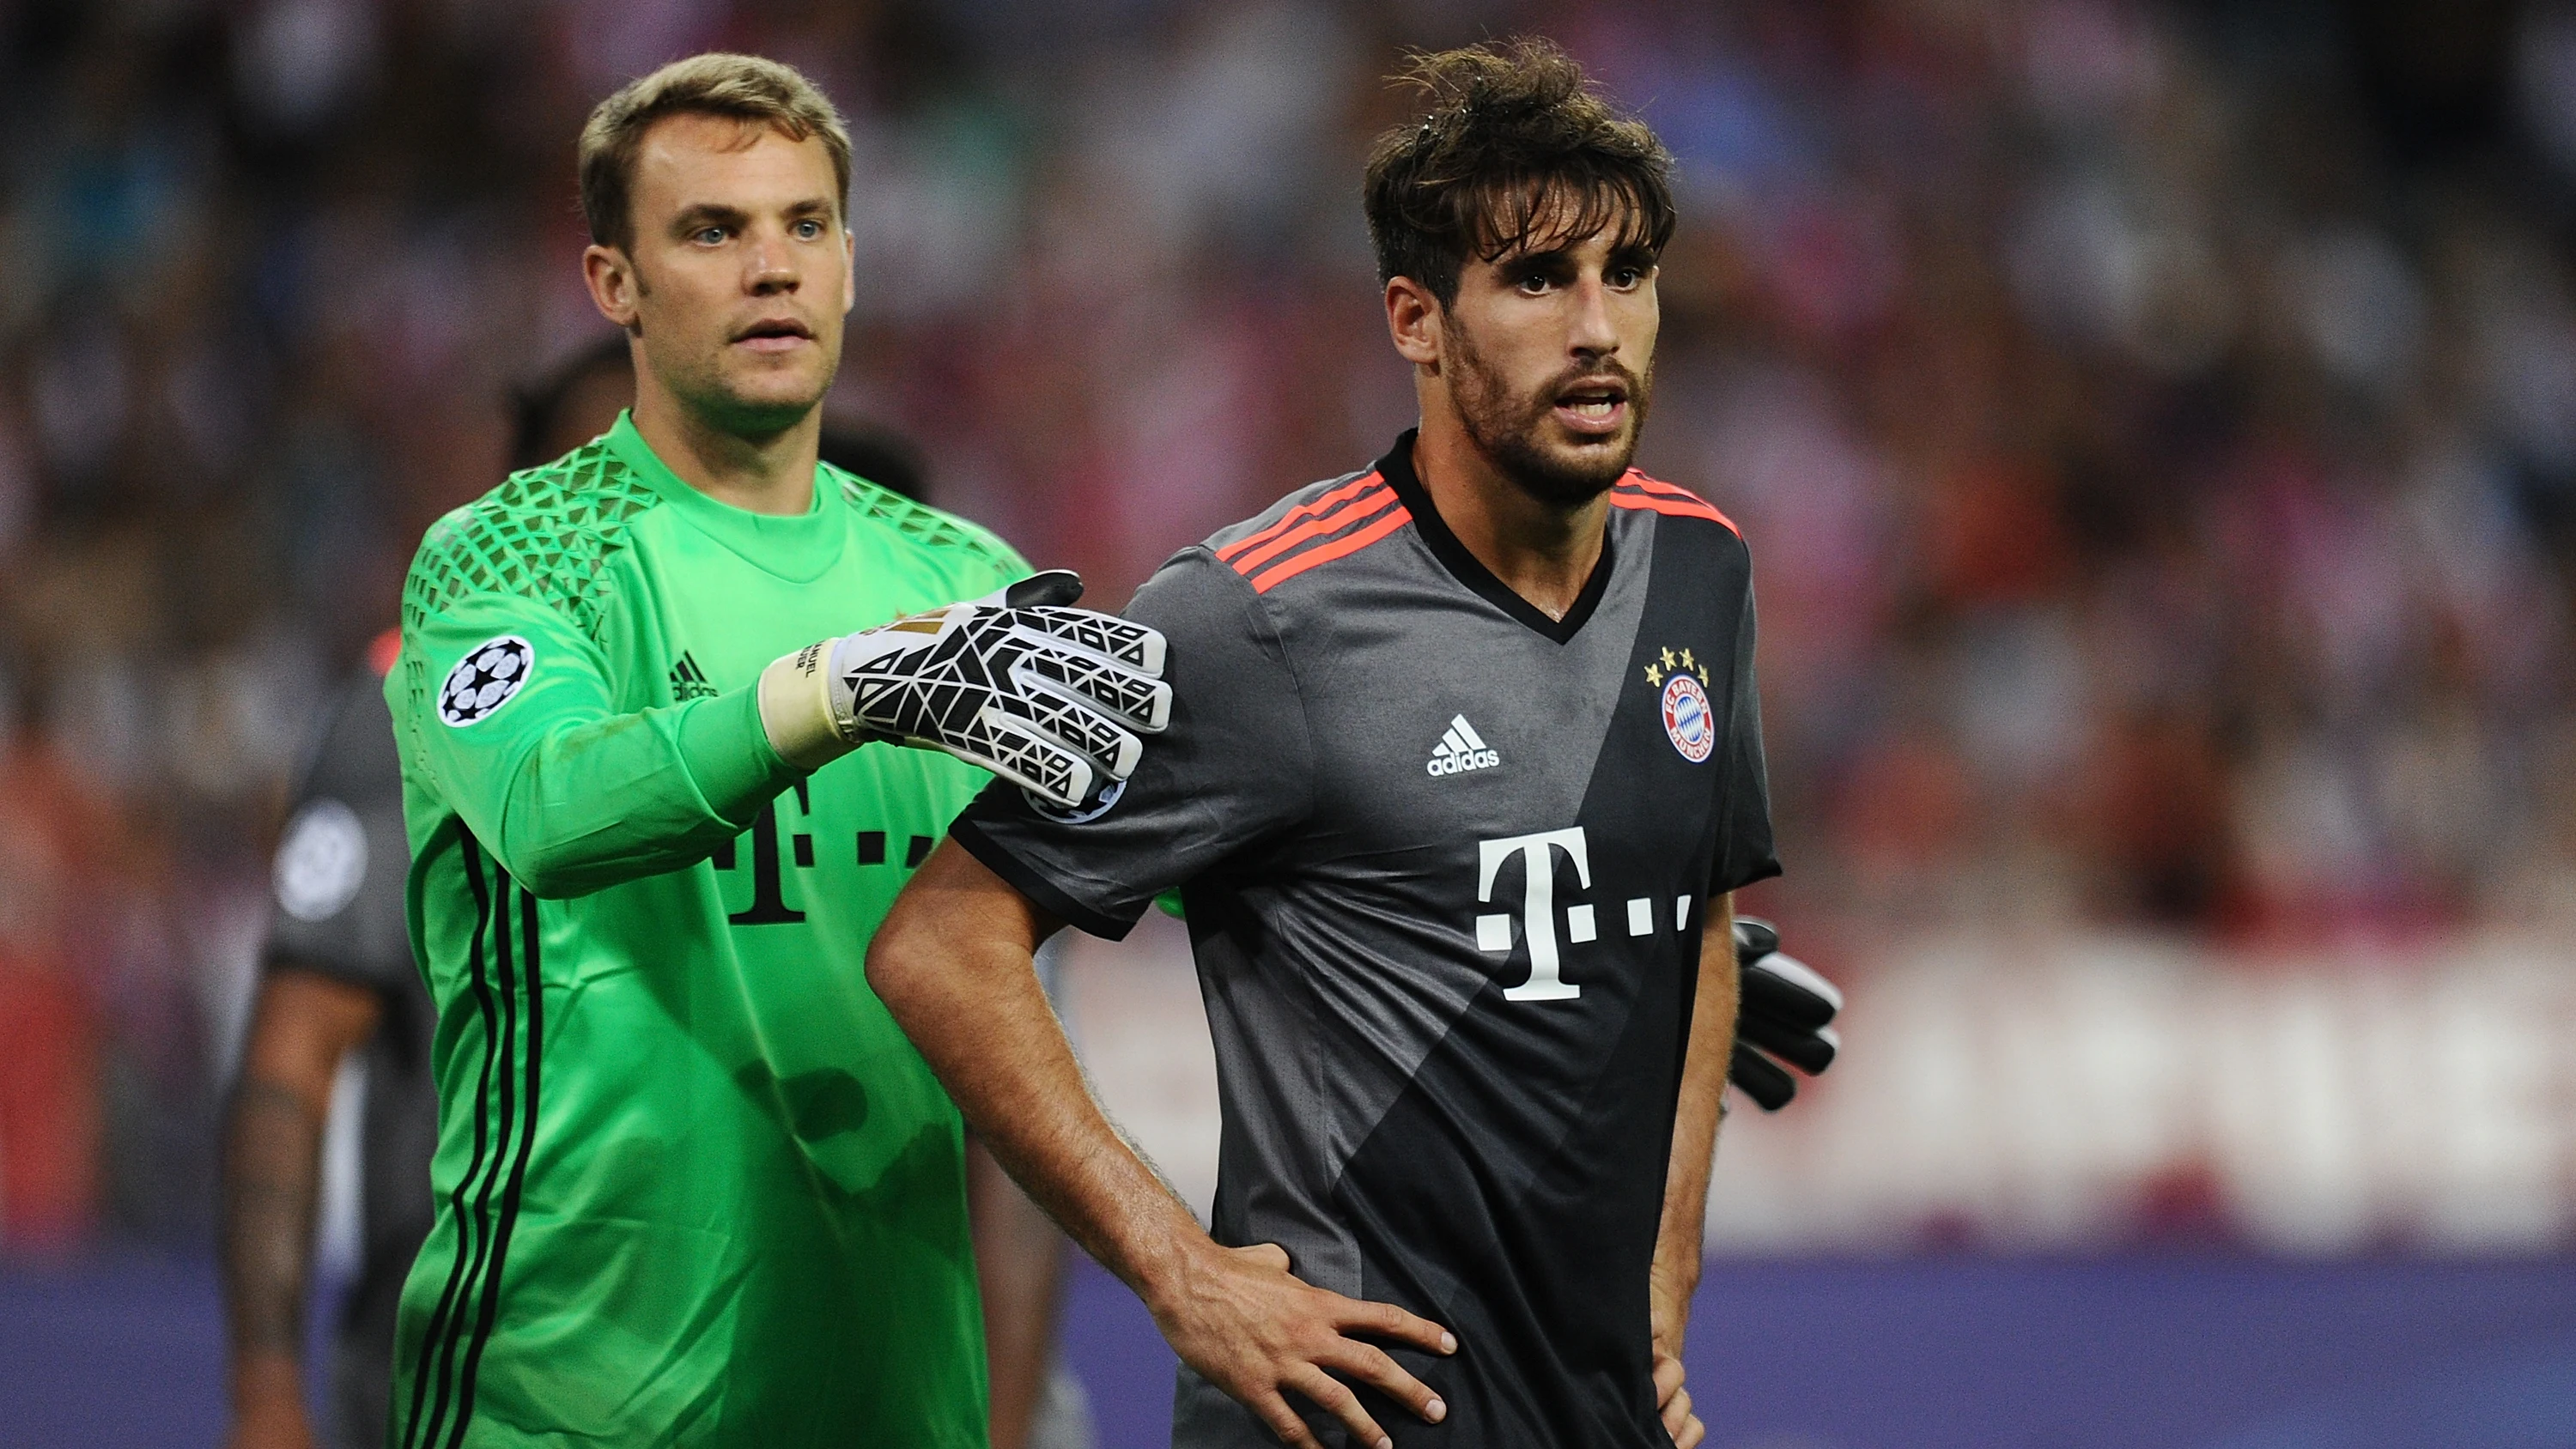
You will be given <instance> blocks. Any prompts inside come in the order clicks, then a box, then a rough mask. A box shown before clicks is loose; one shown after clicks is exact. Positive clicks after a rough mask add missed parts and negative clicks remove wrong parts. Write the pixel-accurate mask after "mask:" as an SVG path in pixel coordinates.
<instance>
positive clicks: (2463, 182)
mask: <svg viewBox="0 0 2576 1449" xmlns="http://www.w3.org/2000/svg"><path fill="white" fill-rule="evenodd" d="M1519 29H1532V30H1540V31H1544V32H1546V33H1549V34H1552V35H1554V36H1555V37H1556V38H1557V39H1559V40H1560V41H1562V42H1563V43H1564V44H1566V45H1567V46H1568V47H1569V48H1570V49H1572V50H1573V51H1575V53H1576V54H1578V55H1579V56H1581V57H1583V58H1584V59H1585V60H1586V61H1587V63H1589V64H1590V65H1591V66H1592V67H1593V68H1594V69H1595V71H1596V73H1597V74H1598V75H1599V76H1600V77H1601V78H1602V79H1603V81H1604V82H1605V83H1606V84H1607V85H1608V87H1609V88H1610V89H1611V90H1612V92H1613V93H1614V94H1615V95H1616V96H1618V97H1619V98H1621V99H1622V100H1623V101H1625V102H1626V103H1628V104H1630V105H1632V106H1634V107H1635V108H1637V109H1639V110H1641V111H1642V112H1643V113H1644V114H1645V115H1646V116H1647V117H1648V119H1650V120H1651V121H1652V122H1653V123H1654V124H1655V125H1656V126H1657V127H1658V128H1659V130H1660V131H1661V133H1662V134H1663V136H1664V138H1665V140H1666V142H1667V144H1668V145H1669V146H1670V147H1671V149H1672V150H1673V151H1674V152H1675V154H1676V155H1677V157H1678V158H1679V178H1680V193H1681V199H1682V204H1683V217H1684V220H1683V225H1682V229H1681V233H1680V236H1679V238H1678V240H1677V241H1676V243H1675V246H1674V249H1673V251H1672V252H1671V253H1670V254H1669V255H1668V257H1667V258H1666V266H1665V270H1664V273H1663V279H1662V295H1663V302H1664V318H1665V322H1664V333H1663V341H1662V346H1661V351H1660V354H1659V358H1658V369H1657V380H1656V393H1655V406H1654V409H1653V421H1652V424H1651V426H1650V427H1649V429H1648V435H1647V444H1646V448H1645V452H1644V454H1643V456H1642V458H1641V462H1642V463H1643V465H1644V466H1646V467H1647V468H1648V469H1649V470H1650V471H1652V472H1655V473H1656V474H1658V475H1659V476H1662V477H1666V478H1669V479H1672V480H1674V481H1677V482H1680V483H1683V484H1685V485H1687V486H1690V487H1693V488H1696V489H1698V490H1700V491H1701V492H1703V493H1705V494H1707V495H1708V496H1710V497H1711V498H1712V499H1713V500H1714V501H1715V502H1717V504H1718V505H1719V506H1720V507H1721V508H1724V509H1726V510H1727V511H1728V512H1729V513H1730V514H1731V515H1732V516H1733V517H1735V518H1736V519H1737V520H1738V521H1739V522H1740V523H1741V524H1742V525H1743V526H1744V531H1745V532H1746V534H1747V536H1748V537H1749V539H1750V540H1751V543H1752V547H1753V551H1754V557H1755V561H1756V570H1757V586H1758V589H1759V592H1760V598H1761V618H1762V625H1763V630H1764V636H1763V643H1762V653H1761V656H1760V659H1761V669H1762V674H1763V682H1764V690H1765V704H1766V707H1767V710H1768V719H1767V731H1766V733H1767V738H1768V741H1769V746H1770V752H1771V753H1770V761H1771V774H1772V783H1773V790H1774V797H1775V801H1774V804H1775V815H1776V817H1777V819H1778V821H1779V825H1780V832H1781V837H1782V855H1783V858H1784V860H1785V861H1786V862H1787V864H1788V867H1789V876H1788V877H1787V879H1786V880H1784V881H1783V882H1781V883H1780V884H1779V885H1777V886H1768V887H1764V888H1763V891H1764V893H1765V894H1764V896H1763V899H1762V904H1763V905H1765V906H1766V907H1767V908H1768V909H1770V910H1772V911H1774V912H1775V913H1777V914H1780V915H1782V916H1783V917H1784V918H1787V919H1788V920H1790V921H1791V922H1793V923H1794V924H1793V925H1792V931H1793V934H1794V933H1796V932H1797V931H1799V930H1801V929H1803V930H1806V931H1810V932H1816V933H1819V934H1821V933H1824V932H1827V931H1828V930H1831V929H1837V928H1838V929H1839V930H1840V931H1842V932H1843V933H1845V934H1844V937H1843V938H1844V939H1867V938H1868V935H1869V933H1871V932H1882V933H1884V932H1888V931H1900V930H1910V929H1914V928H1917V927H1920V926H1924V925H1927V924H1941V925H1953V926H1955V925H1958V924H1960V923H1987V922H1997V921H2008V922H2012V923H2016V924H2036V925H2056V926H2065V925H2073V926H2095V925H2110V926H2119V927H2133V926H2134V927H2147V928H2154V929H2159V930H2167V931H2178V932H2184V933H2197V934H2200V935H2203V936H2207V937H2224V938H2227V939H2230V940H2235V941H2239V942H2242V941H2246V940H2253V941H2263V940H2270V939H2275V938H2294V939H2296V940H2299V941H2301V942H2306V943H2313V942H2315V941H2318V940H2320V939H2327V940H2332V939H2343V938H2347V937H2368V938H2372V939H2379V938H2385V937H2388V936H2391V935H2396V936H2406V935H2410V934H2422V933H2431V932H2445V931H2453V930H2458V929H2464V928H2474V927H2481V926H2487V925H2493V924H2500V923H2502V924H2511V923H2524V924H2533V923H2545V922H2553V921H2554V922H2559V923H2565V922H2568V921H2569V920H2571V919H2576V717H2571V713H2570V710H2569V705H2570V703H2571V700H2570V692H2571V686H2576V678H2571V669H2570V644H2571V639H2570V630H2569V623H2570V621H2569V608H2570V603H2571V594H2570V590H2569V582H2570V580H2571V578H2576V271H2571V268H2570V265H2569V261H2570V256H2569V251H2568V241H2569V239H2570V236H2571V224H2576V9H2571V8H2566V7H2560V6H2549V5H2537V6H2515V5H2511V4H2506V3H2497V0H2464V3H2460V4H2453V5H2444V6H2407V5H2401V4H2395V3H2355V4H2346V5H2337V4H2330V3H2325V0H2304V3H2302V0H2239V3H2215V0H2213V3H2207V4H2200V5H2180V4H2162V5H2154V4H2145V3H2131V0H2010V3H2007V0H1995V3H1991V4H1989V3H1978V0H1834V3H1826V0H1741V3H1730V4H1726V5H1708V4H1681V3H1674V4H1668V5H1658V4H1651V3H1637V4H1629V5H1621V6H1602V5H1587V6H1568V5H1552V6H1551V5H1535V4H1531V5H1517V6H1516V5H1509V4H1477V3H1472V0H1395V3H1370V4H1362V3H1356V0H1343V3H1333V0H1280V3H1221V0H1089V3H1080V4H1075V3H1039V0H930V3H914V4H902V5H898V4H891V3H885V4H861V3H848V0H778V3H758V0H730V3H728V0H0V259H5V260H0V1246H6V1247H17V1248H45V1247H59V1246H68V1245H73V1244H77V1243H79V1242H81V1241H83V1240H85V1239H87V1238H89V1237H92V1236H95V1235H97V1234H99V1233H102V1232H105V1233H111V1234H116V1235H120V1236H125V1237H139V1238H144V1239H158V1240H164V1241H196V1240H199V1239H200V1238H201V1236H202V1233H203V1231H204V1223H205V1220H206V1219H207V1217H208V1216H209V1214H210V1211H211V1207H210V1205H211V1200H212V1195H211V1193H210V1191H208V1189H207V1184H208V1181H209V1179H210V1174H211V1169H212V1161H211V1152H212V1147H211V1143H212V1133H211V1130H210V1123H211V1120H212V1116H213V1111H214V1106H215V1102H216V1092H217V1090H218V1085H219V1083H220V1082H221V1081H222V1079H223V1077H224V1075H225V1073H226V1072H227V1070H228V1062H227V1061H226V1059H225V1058H226V1054H227V1051H228V1044H229V1042H230V1040H231V1039H232V1037H233V1036H234V1035H235V1034H236V1033H237V1030H238V1023H237V1022H236V1021H234V1020H233V1019H231V1014H232V1013H235V1012H237V1011H238V1004H239V1003H240V1002H241V1001H242V1000H243V999H244V993H245V988H246V983H247V980H248V976H249V973H250V971H251V969H252V960H253V951H254V948H255V943H256V941H257V939H258V936H259V932H260V930H261V928H262V923H263V920H264V915H265V911H266V909H267V904H266V903H267V897H268V891H267V850H268V845H269V842H270V840H271V838H272V835H273V832H274V830H275V828H276V824H277V822H276V809H277V802H278V801H279V800H280V798H281V796H282V789H283V785H284V782H285V780H286V779H287V777H288V776H289V775H290V774H291V772H292V771H293V769H294V768H295V765H296V760H297V754H298V750H299V748H300V742H301V741H302V740H303V738H304V737H305V734H306V730H307V726H308V724H309V722H310V720H311V719H312V716H313V714H314V711H315V710H316V708H317V707H318V705H319V702H320V701H321V700H323V699H324V698H325V697H326V696H327V692H328V690H329V689H330V687H331V686H332V684H333V682H334V681H335V680H337V679H339V678H340V677H342V676H343V674H344V672H345V671H346V670H348V669H349V668H350V667H351V666H352V664H353V662H354V661H355V660H356V659H357V657H358V656H359V654H360V652H361V650H362V649H363V646H364V643H365V641H366V640H367V638H368V637H369V636H370V635H372V634H373V633H374V632H376V631H377V630H379V629H381V628H383V627H385V626H386V625H387V624H389V623H390V622H391V621H392V620H393V617H394V603H395V597H396V591H397V588H398V586H399V582H400V579H401V575H402V571H403V569H404V567H405V566H406V564H407V563H408V560H409V557H410V553H411V550H412V547H413V545H414V543H415V542H416V541H417V539H418V537H419V535H420V532H421V530H422V529H423V528H424V527H425V526H426V525H427V523H428V522H429V521H430V520H431V519H432V518H434V517H435V516H437V514H439V513H440V512H442V511H443V510H445V509H447V508H449V507H452V506H454V505H455V504H457V503H459V502H462V501H464V500H465V499H467V498H470V497H472V496H474V495H475V494H477V493H479V492H481V491H483V490H484V489H486V488H488V487H490V486H491V485H492V484H493V483H494V482H496V481H497V480H498V478H499V476H500V474H501V471H502V463H503V457H504V452H505V447H506V443H507V436H508V418H507V412H506V401H507V398H508V396H509V395H510V392H511V390H512V389H513V388H514V387H519V386H524V385H526V384H527V383H528V382H529V381H530V380H531V379H533V378H535V377H537V376H539V375H540V374H542V373H543V372H544V370H545V369H546V368H547V367H549V366H550V365H551V364H552V363H554V362H555V361H557V360H559V359H561V358H563V357H565V356H567V355H570V354H572V353H574V352H577V351H579V350H580V349H581V348H583V347H584V346H586V345H588V344H590V343H591V342H593V341H595V340H596V338H597V336H598V334H599V331H600V324H599V323H598V321H597V319H596V317H595V315H594V314H592V312H591V310H590V307H589V304H588V302H587V299H586V298H585V296H584V295H583V293H582V292H581V290H580V287H579V281H578V272H577V264H576V258H577V255H578V253H579V250H580V247H581V245H582V244H583V242H584V241H585V240H586V238H585V237H584V235H583V233H582V230H581V225H580V220H579V216H578V211H577V208H576V206H575V204H574V189H573V175H572V152H573V140H574V137H575V135H576V133H577V132H578V130H579V127H580V124H581V121H582V118H583V116H584V115H585V114H586V112H587V110H588V108H589V107H590V105H591V104H592V103H593V102H594V101H596V100H597V99H598V98H599V97H600V96H602V95H604V94H606V93H607V92H608V91H609V90H611V89H613V88H614V87H615V86H616V85H617V84H618V83H619V82H621V81H622V80H624V79H626V78H627V77H629V76H632V75H635V74H639V73H641V72H642V71H644V70H647V69H649V68H651V67H652V66H653V65H655V64H657V63H659V62H661V61H662V60H665V59H668V58H670V57H673V56H676V55H680V54H684V53H687V52H689V51H692V50H696V49H703V48H709V47H715V46H724V47H730V48H737V49H748V50H756V51H759V52H762V53H766V54H769V55H773V56H776V57H779V58H781V59H784V60H788V61H790V62H792V63H794V64H796V65H798V66H800V67H802V68H804V69H805V70H807V72H808V73H809V74H811V75H813V76H814V77H815V78H816V79H817V80H818V81H819V82H821V83H822V84H823V86H824V88H825V89H826V90H827V91H828V92H829V93H830V94H831V95H832V96H833V97H834V98H835V99H836V100H837V101H838V102H839V103H840V105H841V106H842V107H843V109H844V111H845V112H846V113H847V115H848V117H849V119H850V122H851V129H852V132H853V138H854V141H855V143H856V152H857V158H856V167H855V176H854V182H853V195H852V198H851V203H852V204H851V219H852V225H853V228H854V230H855V232H856V234H857V236H858V238H859V247H860V263H859V266H860V273H861V285H860V297H861V300H860V304H859V313H858V315H857V316H856V318H855V319H854V321H855V324H856V325H855V326H854V330H853V333H852V339H851V348H850V354H849V358H848V361H847V363H846V364H845V368H844V376H843V381H842V383H841V386H840V388H839V390H838V391H837V392H836V394H835V396H834V398H833V400H832V407H833V409H834V410H835V411H836V412H837V413H839V414H841V415H843V416H846V417H849V418H851V419H853V420H859V421H865V422H870V423H874V424H877V425H880V426H884V427H889V428H892V429H895V430H899V431H901V432H904V433H906V434H909V435H910V436H911V437H912V438H914V439H915V440H917V441H918V443H919V444H920V446H921V448H922V450H923V452H924V454H925V456H926V457H927V458H928V460H929V462H930V468H931V487H932V492H933V496H934V498H935V500H936V501H938V502H940V503H942V504H944V505H945V506H947V507H950V508H952V509H956V510H958V511H961V512H964V513H967V514H969V515H971V516H974V517H977V518H979V519H981V520H983V521H985V522H987V523H990V524H992V525H994V526H995V527H997V528H999V529H1000V530H1001V531H1002V532H1003V533H1004V534H1005V535H1006V536H1008V537H1009V538H1010V539H1012V540H1013V541H1014V542H1015V543H1016V544H1018V545H1019V547H1020V548H1021V549H1022V550H1023V551H1025V552H1026V553H1027V554H1028V555H1029V556H1030V557H1031V558H1032V559H1033V560H1036V561H1037V562H1039V563H1041V564H1048V565H1053V564H1063V565H1070V566H1073V567H1077V568H1080V569H1082V570H1083V571H1084V572H1085V573H1086V575H1087V576H1088V577H1089V578H1090V579H1091V580H1092V585H1093V600H1094V602H1104V603H1106V604H1108V605H1113V606H1114V605H1115V604H1117V603H1119V602H1121V601H1123V600H1124V599H1125V597H1126V595H1127V593H1128V591H1129V590H1130V589H1132V587H1133V586H1134V585H1135V584H1136V583H1137V582H1138V581H1140V580H1141V579H1142V578H1143V577H1144V576H1145V575H1146V574H1147V573H1148V572H1149V571H1150V570H1151V569H1152V568H1153V567H1154V565H1155V564H1156V563H1157V562H1159V561H1160V560H1161V559H1162V558H1163V557H1164V556H1165V555H1167V554H1168V553H1169V552H1170V551H1171V550H1172V549H1174V548H1176V547H1178V546H1180V545H1182V544H1185V543H1188V542H1191V541H1194V540H1196V539H1197V538H1199V537H1201V536H1203V535H1205V534H1206V533H1208V532H1209V531H1211V530H1212V529H1213V528H1215V527H1216V526H1218V525H1220V524H1222V523H1224V522H1227V521H1229V520H1231V519H1234V518H1237V517H1240V516H1243V515H1245V514H1247V513H1250V512H1252V511H1255V510H1257V509H1258V508H1260V507H1261V506H1263V505H1264V504H1266V503H1267V502H1268V501H1269V500H1270V499H1272V498H1274V497H1275V496H1277V495H1278V494H1279V493H1281V492H1284V491H1286V490H1287V489H1289V488H1291V487H1294V486H1297V485H1299V484H1302V483H1304V482H1307V481H1309V480H1311V479H1314V478H1317V477H1323V476H1328V475H1331V474H1334V473H1338V472H1341V471H1344V470H1346V469H1349V468H1353V467H1357V466H1361V465H1363V464H1365V463H1366V462H1367V461H1368V460H1369V459H1371V458H1373V457H1375V456H1376V455H1377V454H1378V453H1380V452H1382V451H1383V450H1384V448H1385V447H1386V445H1387V443H1388V442H1389V441H1390V440H1391V439H1392V438H1393V436H1394V435H1395V433H1396V432H1397V431H1398V430H1399V429H1400V428H1402V427H1404V426H1406V425H1407V424H1408V422H1409V421H1410V417H1411V409H1412V394H1411V385H1410V380H1409V378H1408V376H1407V374H1406V372H1405V370H1404V368H1403V367H1402V365H1401V364H1400V363H1399V362H1397V360H1396V359H1395V358H1394V356H1393V354H1392V352H1391V351H1390V349H1389V348H1388V346H1387V344H1386V341H1385V335H1384V323H1383V319H1382V315H1381V313H1380V311H1379V308H1378V303H1377V300H1376V298H1377V288H1376V285H1375V279H1374V274H1373V270H1372V264H1371V259H1370V254H1369V251H1368V247H1367V239H1366V235H1365V231H1364V229H1363V227H1362V225H1361V221H1360V214H1359V204H1358V184H1357V183H1358V175H1359V165H1360V158H1361V156H1362V155H1363V153H1364V151H1365V147H1366V144H1367V141H1368V138H1369V137H1370V136H1371V135H1373V134H1374V133H1375V132H1376V131H1377V130H1378V129H1379V128H1381V127H1383V126H1385V125H1386V124H1388V123H1390V122H1391V121H1393V120H1395V119H1397V118H1399V117H1400V116H1401V115H1402V114H1403V110H1404V107H1405V105H1406V104H1407V98H1406V97H1405V96H1403V95H1402V94H1400V93H1397V92H1392V91H1390V90H1388V89H1387V88H1386V86H1385V85H1384V84H1383V77H1384V76H1385V75H1386V74H1387V73H1388V72H1390V71H1391V70H1393V69H1394V68H1395V66H1396V64H1397V63H1398V57H1399V54H1400V52H1401V51H1402V49H1403V48H1404V47H1407V46H1440V45H1448V44H1455V43H1460V42H1463V41H1467V40H1472V39H1477V38H1482V37H1485V36H1491V35H1501V34H1507V33H1510V32H1512V31H1514V30H1519Z"/></svg>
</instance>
